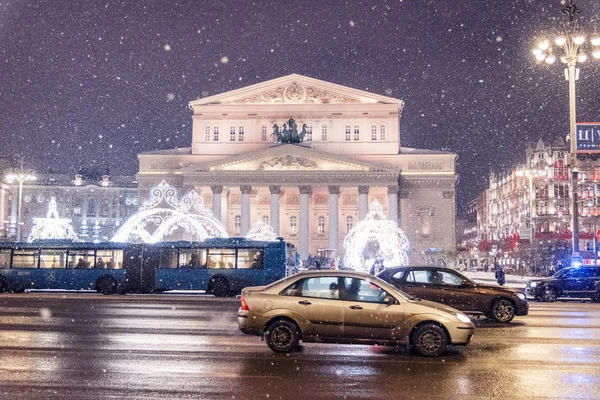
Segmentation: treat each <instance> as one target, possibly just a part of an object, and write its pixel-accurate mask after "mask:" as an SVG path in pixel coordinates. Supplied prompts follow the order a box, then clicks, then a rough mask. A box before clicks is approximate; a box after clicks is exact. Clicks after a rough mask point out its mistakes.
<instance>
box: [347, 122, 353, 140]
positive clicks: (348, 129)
mask: <svg viewBox="0 0 600 400" xmlns="http://www.w3.org/2000/svg"><path fill="white" fill-rule="evenodd" d="M351 134H352V127H351V126H350V125H346V140H350V139H351V138H350V135H351Z"/></svg>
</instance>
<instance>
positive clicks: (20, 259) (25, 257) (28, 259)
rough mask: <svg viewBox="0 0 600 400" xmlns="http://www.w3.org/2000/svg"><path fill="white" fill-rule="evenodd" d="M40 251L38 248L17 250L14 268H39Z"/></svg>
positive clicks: (14, 255) (14, 257) (14, 256)
mask: <svg viewBox="0 0 600 400" xmlns="http://www.w3.org/2000/svg"><path fill="white" fill-rule="evenodd" d="M38 257H39V252H38V251H37V250H15V252H14V254H13V263H12V267H13V268H37V267H38Z"/></svg>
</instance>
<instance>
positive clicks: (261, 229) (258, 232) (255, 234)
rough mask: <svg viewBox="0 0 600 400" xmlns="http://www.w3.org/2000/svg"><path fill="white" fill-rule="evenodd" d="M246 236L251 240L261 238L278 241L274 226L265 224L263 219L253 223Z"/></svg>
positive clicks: (266, 240)
mask: <svg viewBox="0 0 600 400" xmlns="http://www.w3.org/2000/svg"><path fill="white" fill-rule="evenodd" d="M245 238H246V239H250V240H261V241H263V242H276V241H277V235H276V234H275V232H274V231H273V227H272V226H271V225H267V224H265V223H264V222H262V221H257V222H255V223H254V225H252V228H251V229H250V230H249V231H248V233H247V234H246V236H245Z"/></svg>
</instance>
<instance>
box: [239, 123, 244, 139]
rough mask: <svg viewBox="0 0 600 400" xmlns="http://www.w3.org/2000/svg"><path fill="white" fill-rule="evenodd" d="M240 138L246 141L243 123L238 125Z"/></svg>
mask: <svg viewBox="0 0 600 400" xmlns="http://www.w3.org/2000/svg"><path fill="white" fill-rule="evenodd" d="M238 140H239V141H240V142H243V141H244V126H243V125H240V126H238Z"/></svg>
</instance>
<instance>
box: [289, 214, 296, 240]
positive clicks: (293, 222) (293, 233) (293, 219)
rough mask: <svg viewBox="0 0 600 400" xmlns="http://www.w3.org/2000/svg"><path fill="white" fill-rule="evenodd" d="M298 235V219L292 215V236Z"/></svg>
mask: <svg viewBox="0 0 600 400" xmlns="http://www.w3.org/2000/svg"><path fill="white" fill-rule="evenodd" d="M296 233H298V217H296V216H295V215H292V216H291V217H290V234H292V235H295V234H296Z"/></svg>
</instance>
